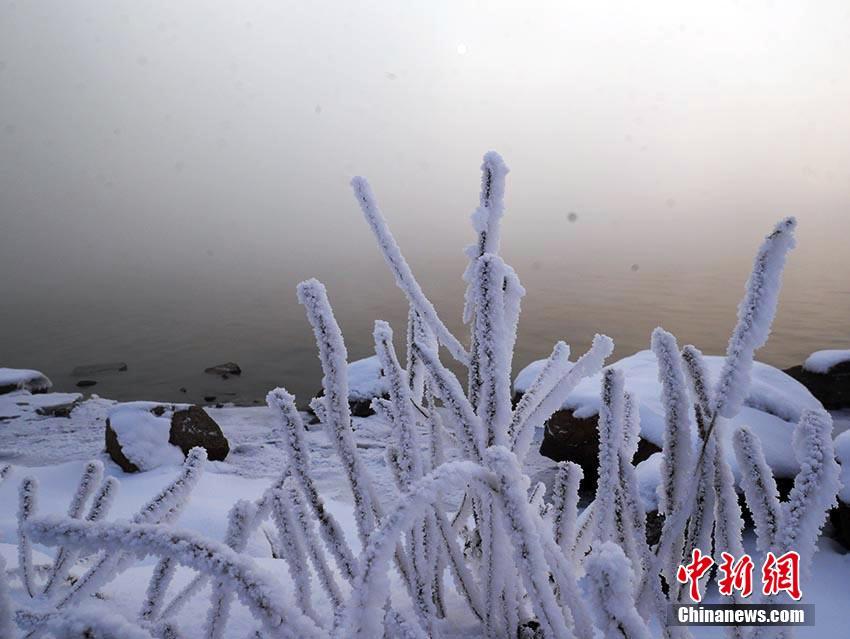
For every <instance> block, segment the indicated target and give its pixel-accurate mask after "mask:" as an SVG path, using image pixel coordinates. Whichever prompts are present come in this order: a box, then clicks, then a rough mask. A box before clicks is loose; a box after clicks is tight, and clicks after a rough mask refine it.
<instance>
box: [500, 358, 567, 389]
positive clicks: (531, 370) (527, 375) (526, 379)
mask: <svg viewBox="0 0 850 639" xmlns="http://www.w3.org/2000/svg"><path fill="white" fill-rule="evenodd" d="M546 362H547V360H545V359H538V360H537V361H536V362H531V364H529V365H528V366H526V367H525V368H523V369H522V370H521V371H520V372H519V374H518V375H517V376H516V379H515V380H514V393H525V392H527V391H528V389H529V388H531V385H532V384H533V383H534V380H535V379H537V376H538V375H540V371H542V370H543V368H544V367H545V366H546ZM572 367H573V365H572V364H570V365H569V366H567V368H566V369H565V372H567V371H569V370H570V369H571V368H572Z"/></svg>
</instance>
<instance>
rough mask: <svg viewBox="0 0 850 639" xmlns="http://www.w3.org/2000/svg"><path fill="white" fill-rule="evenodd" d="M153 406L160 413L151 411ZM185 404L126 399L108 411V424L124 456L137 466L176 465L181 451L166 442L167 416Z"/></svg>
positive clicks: (142, 468)
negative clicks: (169, 404)
mask: <svg viewBox="0 0 850 639" xmlns="http://www.w3.org/2000/svg"><path fill="white" fill-rule="evenodd" d="M157 406H161V407H163V408H164V411H163V413H162V415H155V414H153V413H152V412H151V410H152V409H154V408H156V407H157ZM185 407H187V406H164V405H163V404H158V403H156V402H128V403H126V404H118V406H116V407H115V408H113V409H112V410H111V411H109V425H110V426H111V427H112V430H114V431H115V435H116V436H117V437H118V443H120V444H121V451H122V452H123V453H124V456H125V457H126V458H127V459H129V460H130V461H131V462H133V463H134V464H135V465H136V466H138V467H139V470H142V471H145V470H151V469H152V468H156V467H157V466H163V465H169V464H180V463H182V462H183V452H182V451H181V450H180V448H179V447H177V446H174V445H173V444H169V443H168V433H169V431H170V430H171V416H172V415H173V414H174V411H175V410H180V409H181V408H185Z"/></svg>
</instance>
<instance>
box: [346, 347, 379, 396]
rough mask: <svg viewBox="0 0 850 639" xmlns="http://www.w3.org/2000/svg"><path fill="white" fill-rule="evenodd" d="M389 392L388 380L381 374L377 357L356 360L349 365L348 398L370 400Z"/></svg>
mask: <svg viewBox="0 0 850 639" xmlns="http://www.w3.org/2000/svg"><path fill="white" fill-rule="evenodd" d="M388 392H389V384H388V383H387V378H386V377H384V376H383V374H382V372H381V362H380V361H379V360H378V356H377V355H372V357H366V358H364V359H358V360H355V361H353V362H351V363H349V365H348V398H349V399H350V400H368V399H372V398H373V397H382V396H385V395H386V394H387V393H388Z"/></svg>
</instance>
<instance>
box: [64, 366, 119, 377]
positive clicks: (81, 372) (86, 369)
mask: <svg viewBox="0 0 850 639" xmlns="http://www.w3.org/2000/svg"><path fill="white" fill-rule="evenodd" d="M126 370H127V364H126V363H125V362H106V363H103V364H86V365H85V366H77V367H75V368H74V370H72V371H71V375H72V376H73V377H89V376H90V375H96V374H97V373H112V372H119V373H120V372H123V371H126Z"/></svg>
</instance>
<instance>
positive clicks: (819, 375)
mask: <svg viewBox="0 0 850 639" xmlns="http://www.w3.org/2000/svg"><path fill="white" fill-rule="evenodd" d="M785 372H786V373H788V374H789V375H790V376H791V377H793V378H794V379H796V380H798V381H799V382H800V383H802V384H803V385H804V386H805V387H806V388H808V389H809V391H811V393H812V395H814V396H815V397H817V398H818V399H819V400H820V401H821V403H822V404H823V405H824V406H825V407H826V408H828V409H830V410H837V409H841V408H850V350H824V351H816V352H814V353H812V354H811V355H809V357H808V358H807V359H806V361H805V363H804V364H803V365H802V366H794V367H792V368H789V369H787V370H786V371H785Z"/></svg>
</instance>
